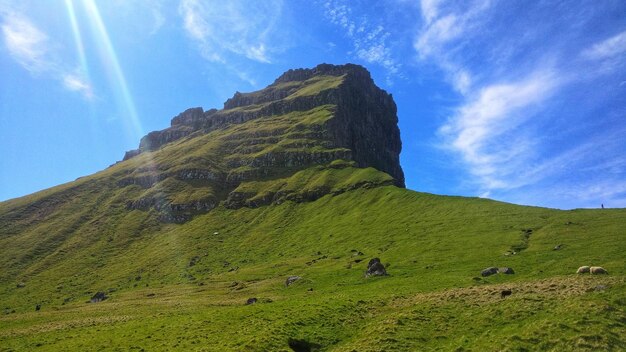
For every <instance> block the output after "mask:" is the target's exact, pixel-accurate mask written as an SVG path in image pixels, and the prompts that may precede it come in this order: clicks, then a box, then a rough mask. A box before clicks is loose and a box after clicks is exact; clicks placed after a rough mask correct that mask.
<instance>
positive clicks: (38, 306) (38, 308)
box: [35, 304, 41, 312]
mask: <svg viewBox="0 0 626 352" xmlns="http://www.w3.org/2000/svg"><path fill="white" fill-rule="evenodd" d="M40 309H41V304H38V305H36V306H35V311H36V312H38V311H39V310H40Z"/></svg>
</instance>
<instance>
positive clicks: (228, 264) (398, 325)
mask: <svg viewBox="0 0 626 352" xmlns="http://www.w3.org/2000/svg"><path fill="white" fill-rule="evenodd" d="M332 70H335V69H334V68H333V69H332ZM290 72H291V71H290ZM303 72H304V71H297V70H296V71H294V72H291V73H290V77H291V78H298V79H299V80H298V81H297V82H296V81H289V80H287V81H277V83H275V84H274V85H273V86H270V87H268V89H266V90H264V91H260V92H255V93H248V94H243V95H241V94H240V95H236V96H235V97H234V98H233V99H235V98H236V99H239V101H240V102H244V103H245V104H247V105H243V106H244V107H243V108H242V106H241V105H238V104H237V103H236V101H235V102H233V101H230V103H229V102H227V104H228V106H227V109H225V110H220V111H219V112H217V113H216V112H211V114H212V115H211V116H213V118H215V116H216V115H215V114H221V115H228V114H231V113H232V112H229V110H245V109H248V110H249V109H251V108H249V106H251V105H250V104H252V105H254V104H256V105H259V104H261V105H263V104H268V105H271V104H278V105H280V104H283V102H284V101H293V100H298V99H314V100H315V102H316V103H327V102H328V101H327V100H324V99H326V98H328V97H331V98H332V97H337V96H339V97H340V98H338V99H336V104H322V105H319V106H318V107H313V108H309V107H310V106H309V105H307V104H308V103H307V101H308V100H302V101H301V104H303V105H301V109H300V110H298V109H296V110H293V111H289V112H285V113H275V112H276V111H275V110H272V109H273V108H272V109H270V110H268V111H270V112H272V111H273V113H270V114H268V115H255V116H254V117H253V118H249V119H248V118H241V119H239V118H237V120H236V121H235V122H233V121H234V120H228V119H227V120H225V121H230V122H228V123H226V124H224V125H221V126H220V127H219V128H213V127H207V126H200V125H199V124H201V123H206V121H204V120H194V119H193V118H190V120H189V121H191V122H188V124H187V125H185V126H183V127H184V128H185V129H188V131H187V132H189V134H186V135H184V136H183V137H181V138H176V139H174V140H168V141H167V142H166V143H164V144H163V145H159V146H158V147H155V144H151V147H150V148H147V147H146V148H144V150H141V152H140V153H138V155H136V156H134V157H131V158H128V160H125V161H123V162H120V163H118V164H116V165H114V166H112V167H110V168H108V169H107V170H104V171H102V172H100V173H97V174H94V175H91V176H88V177H85V178H81V179H79V180H76V181H75V182H71V183H68V184H65V185H61V186H58V187H55V188H52V189H49V190H45V191H42V192H38V193H35V194H33V195H29V196H26V197H23V198H19V199H14V200H10V201H7V202H3V203H0V268H2V270H1V271H0V302H1V305H2V306H1V307H0V309H2V311H0V313H2V315H0V351H31V350H42V351H55V350H66V351H67V350H71V351H74V350H83V351H87V350H94V351H95V350H120V351H126V350H145V351H154V350H172V351H174V350H198V351H316V350H318V351H422V350H450V351H534V350H553V351H576V350H582V351H584V350H587V351H598V350H614V351H620V350H625V349H626V311H625V309H626V265H625V263H626V262H625V259H624V258H625V257H624V253H626V209H597V210H571V211H561V210H553V209H545V208H536V207H526V206H518V205H512V204H506V203H501V202H496V201H491V200H487V199H478V198H463V197H447V196H437V195H431V194H425V193H419V192H414V191H411V190H406V189H404V188H401V187H398V185H400V186H401V184H402V183H403V180H402V182H400V181H399V180H400V177H401V175H402V174H401V170H400V172H396V170H397V169H395V168H394V167H393V165H391V164H386V163H385V162H386V161H385V160H382V159H376V158H375V156H371V155H367V154H365V151H363V150H361V149H359V148H361V147H360V146H359V145H358V142H357V141H355V140H353V141H352V142H350V143H346V144H342V142H341V141H337V140H335V139H333V138H334V137H332V138H331V137H328V136H329V133H330V132H328V129H329V128H337V126H340V125H341V123H340V122H338V119H340V117H339V116H338V115H340V114H341V111H342V107H341V104H342V103H341V102H345V100H346V96H343V98H342V96H341V95H338V94H340V89H342V88H341V87H343V86H344V84H345V82H346V81H347V80H349V79H350V78H349V77H350V74H349V73H348V74H347V76H345V75H344V74H345V72H344V71H342V70H335V71H333V75H330V76H324V75H323V77H326V78H319V75H318V76H314V77H313V78H311V77H304V78H303V77H301V76H302V75H305V76H306V75H307V74H309V73H307V72H304V73H303ZM289 82H291V83H289ZM294 82H295V83H294ZM303 82H304V83H303ZM270 88H271V89H270ZM284 89H287V91H283V90H284ZM324 92H325V93H324ZM322 96H325V97H326V98H324V99H322V98H320V97H322ZM331 98H328V99H331ZM268 99H269V101H268ZM272 99H274V100H272ZM333 99H334V98H333ZM355 99H356V98H355ZM331 100H332V99H331ZM242 104H243V103H242ZM296 105H298V104H296ZM383 105H384V104H383ZM246 106H247V108H245V107H246ZM298 106H300V105H298ZM302 109H305V110H302ZM370 110H371V109H370ZM368 111H369V110H368ZM236 114H237V113H236ZM394 114H395V111H394ZM237 116H239V115H237ZM246 116H247V115H246ZM183 117H184V116H183ZM220 118H221V117H220ZM181 119H182V118H181ZM192 120H193V121H192ZM198 121H200V122H198ZM203 121H204V122H203ZM216 121H217V120H216ZM390 121H391V122H393V123H395V122H394V121H393V119H390ZM368 123H369V122H368ZM190 126H194V127H193V130H191V127H190ZM176 128H181V127H176ZM362 131H364V132H362V133H366V132H367V131H366V129H363V130H362ZM162 133H163V132H162ZM333 133H334V132H333ZM367 133H369V132H367ZM153 136H154V135H153ZM344 137H345V136H344ZM155 138H156V137H155ZM159 138H160V137H159ZM153 141H157V139H154V140H153ZM143 145H144V147H145V145H146V144H145V143H144V144H143ZM380 146H381V147H382V146H385V147H386V148H388V149H389V150H392V151H395V152H396V153H399V149H398V148H397V147H396V145H395V142H393V141H387V142H381V144H380ZM140 149H141V148H140ZM359 150H361V151H359ZM359 153H360V154H359ZM396 156H397V155H396ZM390 158H391V159H393V158H392V157H390ZM368 163H369V164H371V165H367V164H368ZM364 164H365V165H364ZM390 165H391V166H390ZM368 166H370V167H368ZM382 168H386V170H387V172H383V171H379V170H381V169H382ZM392 174H393V175H392ZM557 245H560V247H559V249H558V250H555V249H554V248H555V246H557ZM375 257H377V258H380V259H381V261H382V263H383V264H384V265H385V266H386V268H387V272H388V274H389V275H388V276H384V277H367V278H366V277H365V275H364V273H365V270H366V267H367V263H368V261H369V260H370V259H372V258H375ZM582 265H597V266H602V267H604V268H605V269H607V270H608V272H609V275H590V274H585V275H577V274H575V272H576V269H577V268H578V267H579V266H582ZM492 266H497V267H510V268H513V269H514V271H515V274H513V275H505V274H497V275H493V276H489V277H482V276H481V270H482V269H484V268H487V267H492ZM289 276H300V277H301V279H300V280H298V281H296V282H295V283H293V284H292V285H290V286H288V287H287V286H286V285H285V281H286V279H287V278H288V277H289ZM504 290H510V291H511V295H510V296H508V297H505V298H502V297H501V293H502V291H504ZM96 292H104V293H106V295H107V296H108V299H106V300H105V301H102V302H99V303H88V301H89V300H90V298H91V297H92V296H93V295H94V294H95V293H96ZM249 298H257V302H256V303H254V304H250V305H246V302H247V300H248V299H249ZM37 305H39V306H40V309H39V310H36V306H37Z"/></svg>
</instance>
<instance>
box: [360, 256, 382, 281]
mask: <svg viewBox="0 0 626 352" xmlns="http://www.w3.org/2000/svg"><path fill="white" fill-rule="evenodd" d="M386 275H387V271H386V270H385V266H384V265H383V264H382V263H381V262H380V259H379V258H374V259H372V260H370V261H369V263H368V264H367V271H366V272H365V276H366V277H367V276H386Z"/></svg>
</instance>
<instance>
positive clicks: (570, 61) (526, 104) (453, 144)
mask: <svg viewBox="0 0 626 352" xmlns="http://www.w3.org/2000/svg"><path fill="white" fill-rule="evenodd" d="M500 5H501V4H498V3H495V2H492V1H481V0H476V1H471V2H461V3H444V2H441V1H436V0H424V1H421V13H422V20H423V21H422V27H421V29H420V30H419V31H418V32H417V34H416V36H415V40H414V48H415V50H416V52H417V54H418V57H419V59H420V61H421V62H424V63H429V64H434V65H435V66H436V67H438V68H439V69H440V70H441V72H443V74H444V76H445V77H446V79H447V81H448V82H449V84H450V85H451V86H452V88H454V90H455V91H456V92H458V93H459V95H460V103H459V104H458V106H456V107H450V110H451V111H452V113H451V114H450V116H449V118H448V119H447V120H446V121H445V123H443V124H442V125H441V127H440V128H439V134H438V135H439V137H440V143H441V145H440V146H442V147H443V148H444V150H447V151H449V152H451V153H452V155H456V156H458V159H457V161H458V162H459V164H458V165H460V166H463V168H464V169H465V170H466V171H467V173H468V174H469V176H470V177H469V178H468V179H469V181H468V182H467V184H465V185H463V188H465V189H467V190H470V192H472V193H474V194H477V195H481V196H488V197H496V198H499V199H503V200H509V201H519V202H522V203H526V204H544V205H553V206H559V204H563V203H568V204H584V205H585V206H587V205H588V206H591V205H593V204H595V203H597V202H598V201H599V200H600V199H610V200H611V201H612V202H614V203H616V204H622V203H625V202H626V194H625V192H624V189H622V188H620V187H618V186H619V185H623V182H618V181H619V180H620V179H623V177H625V176H626V170H625V169H624V166H625V165H626V164H624V163H621V162H615V160H616V159H619V155H620V152H621V151H622V150H623V147H620V142H617V141H619V140H622V141H623V138H624V136H626V130H623V129H622V130H620V128H616V126H615V125H614V124H613V122H612V121H610V119H608V118H607V117H606V116H602V115H600V116H597V117H596V118H597V120H596V121H599V122H598V124H599V125H600V126H599V127H598V128H597V129H595V130H594V131H597V132H598V134H599V135H598V136H592V135H591V134H590V133H585V128H586V127H590V125H591V122H590V121H585V120H583V117H584V116H585V115H582V111H579V114H581V116H583V117H577V116H576V115H574V116H573V117H572V118H570V119H571V121H564V120H563V115H562V114H563V113H564V112H565V111H566V110H567V108H571V107H567V106H562V105H560V104H563V101H562V100H559V99H562V96H561V94H562V93H563V92H564V91H571V90H572V89H573V88H572V86H573V85H574V84H585V83H586V82H590V81H591V80H593V79H595V78H597V77H598V75H599V74H601V73H606V72H608V70H609V69H610V70H611V72H617V71H615V68H616V67H618V66H619V65H620V60H619V58H620V57H621V56H622V55H623V54H624V53H626V32H621V33H618V34H616V35H613V36H611V37H609V38H604V39H601V40H599V41H598V42H596V43H595V44H593V45H592V46H590V47H589V48H580V45H579V44H578V47H576V45H577V44H576V43H577V40H576V39H577V37H576V35H580V34H578V33H577V32H575V31H574V29H575V30H577V31H581V32H582V33H584V28H585V26H593V24H592V22H591V20H590V19H588V18H585V17H584V16H583V15H581V13H582V12H572V13H562V14H561V15H562V18H560V19H558V20H557V23H555V24H554V25H553V26H552V25H551V24H548V23H551V22H542V21H541V19H539V18H533V19H532V21H533V22H532V23H534V27H531V28H529V27H528V26H529V22H524V21H528V19H527V18H524V16H528V14H526V13H524V12H523V11H521V10H520V8H518V7H516V6H517V5H510V7H511V8H514V10H511V11H509V12H507V11H508V10H509V9H508V8H504V7H503V6H500ZM524 6H525V5H524ZM533 6H536V8H534V9H533V10H532V11H533V12H531V13H532V14H533V15H535V14H537V13H538V14H543V13H549V12H550V11H549V10H554V9H551V8H549V6H551V5H545V4H538V5H533ZM555 6H556V5H555ZM495 13H498V16H495V15H494V14H495ZM520 18H521V19H520ZM559 21H560V22H559ZM567 21H569V22H567ZM570 25H571V26H572V27H571V28H570V27H568V26H570ZM551 26H552V27H551ZM572 28H574V29H572ZM580 28H583V29H580ZM545 33H551V35H546V34H545ZM559 33H561V35H559ZM511 43H515V44H514V46H512V44H511ZM572 52H574V53H581V54H580V55H579V58H577V57H574V58H572V56H571V55H570V53H572ZM594 60H595V61H598V63H597V64H596V63H594V62H590V61H594ZM607 62H609V64H607ZM607 67H608V68H607ZM574 72H575V73H574ZM595 94H602V93H601V92H594V97H595V96H596V95H595ZM609 95H610V94H609ZM609 95H607V94H604V95H603V97H604V99H597V101H599V102H605V104H606V101H607V100H606V99H608V96H609ZM586 96H587V97H588V100H586V101H585V102H581V101H577V102H572V103H575V104H579V105H580V106H581V109H579V110H582V107H584V108H585V109H592V104H593V102H592V99H590V98H591V94H587V95H586ZM556 106H559V107H560V110H556V109H555V107H556ZM607 127H609V128H611V129H612V130H608V131H607V130H606V128H607ZM613 134H615V136H614V135H613ZM614 137H615V138H614ZM559 142H560V144H558V145H557V144H556V143H559ZM621 143H623V142H621ZM607 159H608V160H607ZM584 167H587V168H591V169H595V171H593V172H592V171H585V170H584ZM611 184H614V185H616V187H613V188H611V187H610V185H611ZM548 194H549V197H551V198H549V197H548V196H547V195H548Z"/></svg>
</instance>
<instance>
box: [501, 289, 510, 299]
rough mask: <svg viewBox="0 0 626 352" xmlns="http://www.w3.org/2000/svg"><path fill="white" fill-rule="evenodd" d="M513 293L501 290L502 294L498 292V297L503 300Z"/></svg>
mask: <svg viewBox="0 0 626 352" xmlns="http://www.w3.org/2000/svg"><path fill="white" fill-rule="evenodd" d="M512 293H513V292H512V291H511V290H502V292H500V297H502V298H505V297H507V296H510V295H511V294H512Z"/></svg>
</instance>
